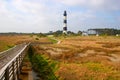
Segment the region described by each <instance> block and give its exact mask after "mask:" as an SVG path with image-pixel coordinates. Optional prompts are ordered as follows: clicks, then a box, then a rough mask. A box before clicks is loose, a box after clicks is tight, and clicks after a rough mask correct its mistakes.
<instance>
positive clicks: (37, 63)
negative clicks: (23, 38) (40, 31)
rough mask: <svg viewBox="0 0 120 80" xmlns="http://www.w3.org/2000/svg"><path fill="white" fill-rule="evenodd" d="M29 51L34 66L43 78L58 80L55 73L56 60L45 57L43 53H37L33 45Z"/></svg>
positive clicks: (44, 79)
mask: <svg viewBox="0 0 120 80" xmlns="http://www.w3.org/2000/svg"><path fill="white" fill-rule="evenodd" d="M28 52H29V59H30V61H31V63H32V67H33V69H34V70H35V71H37V72H38V73H39V76H40V78H41V79H42V80H58V78H57V77H56V76H55V74H54V72H55V71H56V62H54V61H51V60H49V59H48V58H45V57H44V56H43V55H42V54H36V53H35V49H34V48H33V47H30V48H29V50H28Z"/></svg>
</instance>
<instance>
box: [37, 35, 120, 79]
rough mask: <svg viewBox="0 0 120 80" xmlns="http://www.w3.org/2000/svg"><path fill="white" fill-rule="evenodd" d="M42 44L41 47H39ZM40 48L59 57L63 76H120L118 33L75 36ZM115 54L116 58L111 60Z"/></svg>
mask: <svg viewBox="0 0 120 80" xmlns="http://www.w3.org/2000/svg"><path fill="white" fill-rule="evenodd" d="M39 48H41V49H39ZM39 48H38V51H39V52H42V53H44V54H49V55H48V56H49V57H50V58H51V59H53V60H56V61H58V62H59V63H60V64H59V69H58V71H57V72H56V74H57V75H58V76H60V80H110V79H111V80H119V79H120V65H119V64H120V61H117V59H120V57H119V56H118V57H116V58H115V57H113V56H112V54H115V55H120V39H119V38H115V37H106V38H104V37H93V36H92V37H71V38H66V39H62V40H61V43H60V44H54V45H42V46H39ZM109 58H114V59H116V61H111V60H110V59H109Z"/></svg>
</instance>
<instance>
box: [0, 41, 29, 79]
mask: <svg viewBox="0 0 120 80" xmlns="http://www.w3.org/2000/svg"><path fill="white" fill-rule="evenodd" d="M29 44H30V43H29ZM29 44H26V43H24V44H20V45H17V46H15V47H13V48H11V49H9V50H7V51H4V52H2V53H0V58H2V57H4V56H6V55H7V56H8V55H10V54H11V53H13V52H15V51H18V53H17V52H16V53H17V54H16V55H15V56H14V58H12V59H11V60H10V61H9V62H8V63H7V64H5V66H4V67H3V68H1V69H0V80H13V79H14V80H18V79H17V78H18V77H15V76H17V75H18V74H17V72H18V70H19V69H18V68H20V65H21V63H22V60H23V57H24V56H25V53H24V51H25V50H26V48H27V46H28V45H29ZM19 50H20V51H19ZM10 71H11V72H10ZM8 72H9V73H8ZM11 76H12V77H11Z"/></svg>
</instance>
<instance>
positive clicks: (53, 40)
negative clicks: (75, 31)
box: [48, 37, 58, 44]
mask: <svg viewBox="0 0 120 80" xmlns="http://www.w3.org/2000/svg"><path fill="white" fill-rule="evenodd" d="M48 39H49V40H50V41H51V42H52V43H54V44H55V43H57V42H58V41H57V40H56V39H54V38H50V37H49V38H48Z"/></svg>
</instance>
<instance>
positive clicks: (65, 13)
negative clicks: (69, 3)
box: [63, 11, 67, 34]
mask: <svg viewBox="0 0 120 80" xmlns="http://www.w3.org/2000/svg"><path fill="white" fill-rule="evenodd" d="M63 17H64V20H63V24H64V25H63V33H64V34H67V12H66V11H64V14H63Z"/></svg>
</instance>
